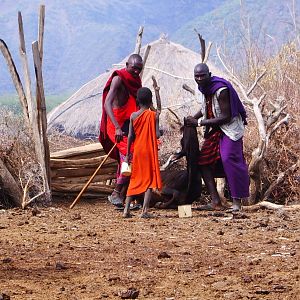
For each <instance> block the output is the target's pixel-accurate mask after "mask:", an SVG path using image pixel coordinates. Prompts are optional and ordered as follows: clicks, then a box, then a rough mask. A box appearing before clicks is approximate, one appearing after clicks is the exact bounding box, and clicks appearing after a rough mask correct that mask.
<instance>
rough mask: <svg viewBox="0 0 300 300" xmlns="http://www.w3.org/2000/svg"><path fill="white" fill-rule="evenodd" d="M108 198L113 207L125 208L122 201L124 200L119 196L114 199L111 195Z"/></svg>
mask: <svg viewBox="0 0 300 300" xmlns="http://www.w3.org/2000/svg"><path fill="white" fill-rule="evenodd" d="M107 198H108V201H109V202H110V203H111V204H112V205H114V206H116V207H118V208H121V207H122V208H123V201H122V199H121V198H120V197H118V196H116V197H113V196H112V195H110V196H108V197H107Z"/></svg>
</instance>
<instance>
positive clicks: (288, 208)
mask: <svg viewBox="0 0 300 300" xmlns="http://www.w3.org/2000/svg"><path fill="white" fill-rule="evenodd" d="M259 209H270V210H282V211H293V210H299V209H300V205H279V204H275V203H271V202H269V201H261V202H259V203H256V204H254V205H250V206H243V210H245V211H256V210H259Z"/></svg>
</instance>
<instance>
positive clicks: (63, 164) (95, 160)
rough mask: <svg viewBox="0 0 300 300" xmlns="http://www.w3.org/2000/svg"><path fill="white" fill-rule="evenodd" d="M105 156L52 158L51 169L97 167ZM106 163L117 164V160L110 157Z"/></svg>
mask: <svg viewBox="0 0 300 300" xmlns="http://www.w3.org/2000/svg"><path fill="white" fill-rule="evenodd" d="M104 158H105V156H98V157H92V158H84V159H78V160H74V159H55V158H52V159H51V160H50V167H51V169H63V168H91V167H95V166H96V167H97V166H98V165H99V163H101V161H102V160H103V159H104ZM106 165H109V166H117V162H116V160H114V159H112V158H109V159H108V160H107V162H106Z"/></svg>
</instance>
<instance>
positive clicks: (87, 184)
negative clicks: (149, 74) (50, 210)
mask: <svg viewBox="0 0 300 300" xmlns="http://www.w3.org/2000/svg"><path fill="white" fill-rule="evenodd" d="M116 146H117V143H115V144H114V145H113V147H112V148H111V149H110V151H109V152H108V153H107V155H106V157H105V158H104V159H103V161H102V162H101V164H100V165H99V167H98V168H97V169H96V171H95V172H94V174H93V175H92V176H91V177H90V179H89V180H88V182H87V183H86V184H85V186H84V187H83V188H82V190H81V191H80V193H79V194H78V196H77V197H76V199H75V200H74V201H73V203H72V204H71V205H70V208H71V209H72V208H73V207H74V205H75V204H76V202H78V201H79V199H80V198H81V196H82V194H83V193H84V192H85V190H86V189H87V188H88V186H89V184H90V183H91V182H92V180H93V179H94V177H95V176H96V175H97V173H98V171H99V170H100V169H101V167H102V166H103V164H104V163H105V162H106V160H107V159H108V157H109V155H110V154H111V153H112V151H113V150H114V149H115V147H116Z"/></svg>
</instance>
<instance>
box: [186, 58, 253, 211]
mask: <svg viewBox="0 0 300 300" xmlns="http://www.w3.org/2000/svg"><path fill="white" fill-rule="evenodd" d="M194 78H195V81H196V82H197V84H198V88H199V91H200V92H201V99H200V101H201V109H200V110H199V111H198V112H197V113H196V114H195V115H194V116H189V117H187V118H186V121H185V122H186V125H188V126H204V127H205V134H204V143H203V145H202V147H201V149H200V155H199V160H198V165H199V167H200V171H201V174H202V177H203V180H204V182H205V185H206V187H207V189H208V191H209V193H210V196H211V198H212V202H211V204H209V205H208V208H209V209H215V210H220V209H223V207H222V204H221V200H220V196H219V194H218V192H217V188H216V183H215V180H214V177H216V172H217V168H219V166H220V165H221V166H222V167H223V171H224V173H225V177H226V180H227V183H228V186H229V190H230V194H231V197H232V199H233V206H232V209H233V211H238V210H240V209H241V202H242V201H241V200H242V199H243V198H247V197H249V173H248V168H247V165H246V162H245V158H244V154H243V135H244V128H245V125H246V124H247V122H246V111H245V109H244V106H243V104H242V102H241V101H240V99H239V96H238V94H237V92H236V91H235V89H234V88H233V87H232V85H231V84H230V83H229V82H228V81H227V80H225V79H223V78H219V77H216V76H211V73H210V72H209V68H208V66H207V65H206V64H203V63H201V64H198V65H196V66H195V69H194Z"/></svg>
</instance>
